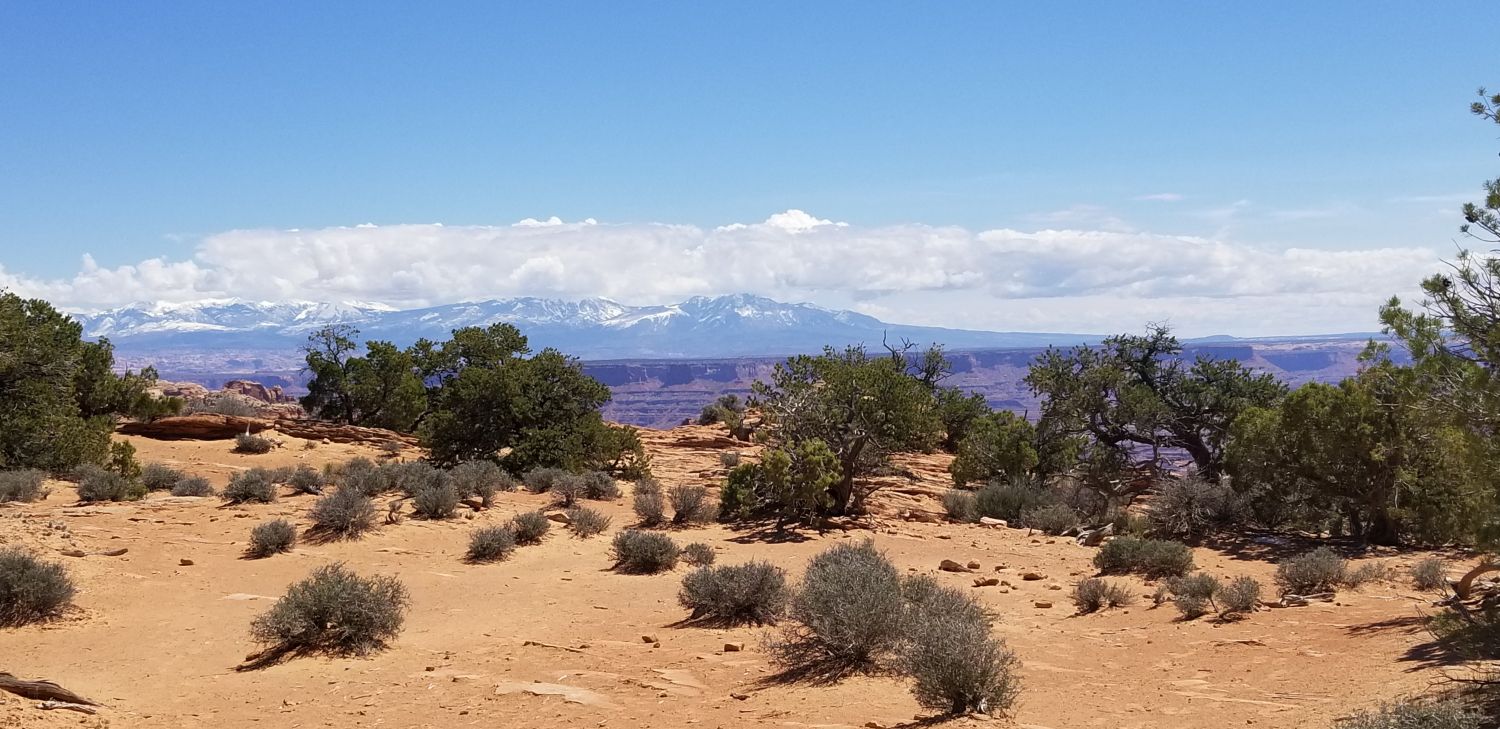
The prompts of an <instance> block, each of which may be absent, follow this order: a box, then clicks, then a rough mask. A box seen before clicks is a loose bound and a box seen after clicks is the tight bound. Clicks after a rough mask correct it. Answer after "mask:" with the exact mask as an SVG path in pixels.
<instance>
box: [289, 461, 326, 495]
mask: <svg viewBox="0 0 1500 729" xmlns="http://www.w3.org/2000/svg"><path fill="white" fill-rule="evenodd" d="M286 483H287V485H289V486H291V487H292V488H293V489H296V490H297V493H299V494H312V495H314V496H322V495H323V487H324V486H326V485H327V483H328V480H327V479H325V478H324V477H323V474H322V473H321V472H319V471H318V469H316V468H313V467H312V466H309V465H307V464H306V463H303V464H299V465H298V466H297V469H296V470H295V471H292V474H291V476H289V477H287V480H286Z"/></svg>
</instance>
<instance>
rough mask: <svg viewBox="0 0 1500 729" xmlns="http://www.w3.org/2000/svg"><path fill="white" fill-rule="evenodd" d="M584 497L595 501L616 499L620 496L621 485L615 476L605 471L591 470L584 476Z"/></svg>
mask: <svg viewBox="0 0 1500 729" xmlns="http://www.w3.org/2000/svg"><path fill="white" fill-rule="evenodd" d="M582 482H583V498H585V499H592V500H594V501H614V500H615V499H618V498H620V485H619V484H618V483H616V482H615V477H614V476H611V475H609V474H608V473H605V472H604V471H589V472H587V473H585V474H583V476H582Z"/></svg>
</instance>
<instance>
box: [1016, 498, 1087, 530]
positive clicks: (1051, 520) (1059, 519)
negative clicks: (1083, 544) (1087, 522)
mask: <svg viewBox="0 0 1500 729" xmlns="http://www.w3.org/2000/svg"><path fill="white" fill-rule="evenodd" d="M1021 523H1022V524H1024V525H1026V527H1027V528H1030V529H1035V530H1037V531H1039V532H1042V533H1043V534H1051V535H1053V536H1056V535H1058V534H1062V533H1063V532H1065V531H1068V530H1069V529H1072V528H1074V527H1076V526H1078V514H1077V513H1076V512H1074V511H1073V509H1072V507H1070V506H1068V505H1067V504H1047V505H1045V506H1038V507H1035V508H1032V509H1029V510H1027V511H1026V512H1025V513H1024V514H1022V515H1021Z"/></svg>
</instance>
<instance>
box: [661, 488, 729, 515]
mask: <svg viewBox="0 0 1500 729" xmlns="http://www.w3.org/2000/svg"><path fill="white" fill-rule="evenodd" d="M667 501H668V502H669V503H671V505H672V523H673V524H677V525H685V524H707V523H708V522H711V521H713V520H714V518H715V517H717V516H718V515H719V508H718V506H717V505H716V504H714V502H713V499H712V498H711V497H710V496H709V495H708V489H706V488H703V487H702V486H692V485H688V484H683V485H680V486H673V487H672V490H671V491H668V492H667Z"/></svg>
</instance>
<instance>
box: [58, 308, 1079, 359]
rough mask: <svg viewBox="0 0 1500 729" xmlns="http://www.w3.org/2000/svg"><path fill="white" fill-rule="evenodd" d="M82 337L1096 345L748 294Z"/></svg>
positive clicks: (217, 312) (536, 344) (185, 316)
mask: <svg viewBox="0 0 1500 729" xmlns="http://www.w3.org/2000/svg"><path fill="white" fill-rule="evenodd" d="M74 318H76V319H78V320H79V321H80V322H81V323H82V324H83V326H84V332H85V334H86V335H87V336H90V337H108V338H109V339H110V341H112V342H114V343H115V345H116V346H117V347H120V348H122V349H143V348H172V349H193V350H202V351H212V350H220V349H231V348H238V349H246V348H255V349H295V348H297V347H299V346H301V345H302V344H303V343H304V342H305V341H306V339H307V335H308V333H309V332H311V331H313V330H315V329H318V328H320V327H322V326H326V325H328V324H349V325H352V326H354V327H356V328H357V329H359V332H360V337H361V338H363V339H385V340H390V341H392V342H395V343H397V344H399V345H406V344H410V343H411V342H414V341H416V340H417V339H419V338H422V337H426V338H429V339H444V338H446V337H447V336H448V334H449V332H451V331H452V330H453V329H457V328H459V327H465V326H485V325H489V324H494V323H497V322H509V323H511V324H514V325H516V326H517V327H519V328H520V329H521V331H522V332H523V333H525V334H526V335H527V337H528V338H529V340H530V342H531V344H532V347H533V348H534V349H540V348H542V347H556V348H558V349H560V350H562V351H564V352H567V353H569V354H572V355H575V356H579V357H583V358H585V359H620V358H637V359H638V358H681V357H735V356H749V355H766V354H791V353H798V352H814V351H818V350H820V349H821V348H822V347H823V346H825V345H833V346H842V345H846V344H859V343H864V344H867V345H870V346H878V345H879V344H880V342H881V338H882V336H884V337H887V338H888V339H889V340H890V341H893V342H898V341H900V340H902V339H903V338H904V339H908V340H911V341H914V342H919V343H922V344H926V343H929V342H940V343H942V344H944V345H946V346H947V347H948V348H950V349H977V348H1002V347H1035V346H1044V345H1048V344H1075V343H1080V342H1094V341H1098V340H1099V337H1096V336H1091V335H1081V334H1038V333H1007V332H984V331H972V330H961V329H941V328H935V327H915V326H904V325H900V324H887V323H884V322H881V321H880V320H878V319H875V318H874V317H870V316H866V315H864V314H858V313H855V312H852V311H834V310H830V309H825V308H822V307H819V306H814V305H812V304H787V303H782V302H778V301H773V300H771V299H767V298H764V297H759V296H753V295H749V294H736V295H730V296H718V297H701V296H700V297H694V298H691V299H688V300H687V301H683V302H681V303H677V304H669V305H659V306H629V305H626V304H621V303H619V302H616V301H611V300H609V299H602V298H594V299H583V300H581V301H564V300H559V299H539V298H529V297H528V298H516V299H498V300H493V301H478V302H466V303H459V304H447V305H443V306H434V307H429V308H424V309H409V310H395V309H392V308H390V307H386V306H381V305H378V304H365V303H357V302H347V303H336V304H334V303H313V302H251V301H241V300H237V299H228V300H223V299H220V300H209V301H198V302H192V303H186V304H138V305H131V306H126V307H121V308H119V309H113V310H110V311H104V312H99V313H94V314H76V315H75V316H74Z"/></svg>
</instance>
